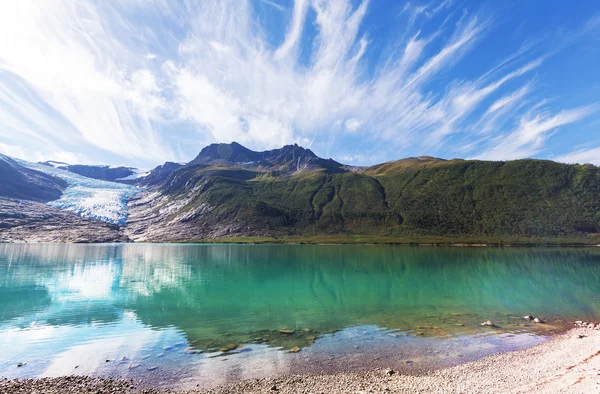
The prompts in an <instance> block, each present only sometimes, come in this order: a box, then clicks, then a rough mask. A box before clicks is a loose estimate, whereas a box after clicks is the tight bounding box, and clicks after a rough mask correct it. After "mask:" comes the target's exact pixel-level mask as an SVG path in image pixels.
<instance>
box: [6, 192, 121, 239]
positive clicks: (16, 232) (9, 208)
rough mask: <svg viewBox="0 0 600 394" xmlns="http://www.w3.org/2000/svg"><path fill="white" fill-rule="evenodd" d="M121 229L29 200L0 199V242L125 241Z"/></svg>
mask: <svg viewBox="0 0 600 394" xmlns="http://www.w3.org/2000/svg"><path fill="white" fill-rule="evenodd" d="M128 241H130V240H129V238H127V237H126V236H125V235H124V234H123V231H122V229H121V228H120V227H119V226H118V225H116V224H111V223H107V222H103V221H101V220H94V219H88V218H83V217H80V216H77V215H75V214H74V213H71V212H67V211H63V210H60V209H57V208H53V207H51V206H48V205H46V204H42V203H39V202H36V201H28V200H12V199H2V198H0V242H72V243H75V242H79V243H83V242H86V243H89V242H93V243H97V242H128Z"/></svg>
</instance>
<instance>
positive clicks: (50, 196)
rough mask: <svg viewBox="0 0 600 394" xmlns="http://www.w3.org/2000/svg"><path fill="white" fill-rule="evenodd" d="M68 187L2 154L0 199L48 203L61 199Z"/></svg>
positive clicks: (0, 161)
mask: <svg viewBox="0 0 600 394" xmlns="http://www.w3.org/2000/svg"><path fill="white" fill-rule="evenodd" d="M66 187H67V183H66V182H65V181H63V180H61V179H58V178H54V177H52V176H49V175H46V174H44V173H42V172H39V171H35V170H31V169H29V168H26V167H24V166H22V165H21V164H19V163H18V162H17V161H15V160H13V159H11V158H10V157H8V156H4V155H1V154H0V197H4V198H13V199H23V200H31V201H40V202H48V201H52V200H56V199H58V198H60V196H61V195H62V192H63V190H64V189H65V188H66Z"/></svg>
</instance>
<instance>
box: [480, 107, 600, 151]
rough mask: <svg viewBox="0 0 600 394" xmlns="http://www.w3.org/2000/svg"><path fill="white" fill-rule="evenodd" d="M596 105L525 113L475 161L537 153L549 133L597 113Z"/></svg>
mask: <svg viewBox="0 0 600 394" xmlns="http://www.w3.org/2000/svg"><path fill="white" fill-rule="evenodd" d="M597 109H598V108H597V106H586V107H580V108H576V109H571V110H565V111H561V112H559V113H558V114H556V115H553V114H551V113H548V112H543V113H529V114H527V115H525V116H523V117H521V119H520V120H519V125H518V126H517V128H516V129H515V130H513V131H512V132H510V133H508V134H506V135H501V136H498V137H495V138H494V142H495V146H494V147H493V148H491V149H489V150H487V151H485V152H483V153H481V154H479V155H478V156H476V157H475V158H477V159H483V160H511V159H519V158H524V157H531V156H533V155H535V154H536V153H538V152H539V150H540V149H541V147H542V145H543V143H544V141H545V140H546V138H548V135H549V133H550V132H551V131H553V130H555V129H556V128H558V127H561V126H564V125H568V124H571V123H575V122H577V121H579V120H581V119H583V118H585V117H587V116H589V115H591V114H592V113H594V112H596V111H597Z"/></svg>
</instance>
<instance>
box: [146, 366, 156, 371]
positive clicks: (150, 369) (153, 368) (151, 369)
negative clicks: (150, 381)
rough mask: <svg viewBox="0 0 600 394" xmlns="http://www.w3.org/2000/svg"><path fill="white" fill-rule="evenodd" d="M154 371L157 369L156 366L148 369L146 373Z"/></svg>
mask: <svg viewBox="0 0 600 394" xmlns="http://www.w3.org/2000/svg"><path fill="white" fill-rule="evenodd" d="M156 369H158V367H156V366H155V367H148V371H154V370H156Z"/></svg>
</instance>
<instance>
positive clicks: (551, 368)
mask: <svg viewBox="0 0 600 394" xmlns="http://www.w3.org/2000/svg"><path fill="white" fill-rule="evenodd" d="M489 392H494V393H538V392H540V393H541V392H543V393H600V324H593V323H587V322H578V323H576V327H575V328H573V329H571V330H570V331H568V332H566V333H563V334H557V335H555V336H554V337H552V338H551V339H549V340H548V341H546V342H543V343H542V344H540V345H537V346H534V347H531V348H527V349H522V350H517V351H512V352H506V353H500V354H496V355H493V356H490V357H487V358H484V359H480V360H477V361H474V362H468V363H465V364H461V365H458V366H455V367H451V368H444V369H439V370H436V371H432V372H428V373H425V374H420V375H407V374H402V373H400V372H397V371H393V370H391V369H376V370H370V371H365V372H362V373H340V374H331V375H298V376H287V377H279V378H273V379H255V380H246V381H241V382H237V383H233V384H229V385H225V386H219V387H214V388H211V389H208V390H199V391H187V392H185V393H184V392H178V393H177V394H224V393H313V394H317V393H489ZM0 393H2V394H13V393H18V394H21V393H45V394H55V393H56V394H58V393H61V394H62V393H65V394H69V393H78V394H86V393H94V394H100V393H145V394H167V393H170V394H173V393H174V392H169V391H158V390H148V389H139V388H138V387H137V386H136V384H135V382H132V381H126V380H111V379H103V378H93V377H87V376H67V377H60V378H42V379H24V380H2V381H0Z"/></svg>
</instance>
